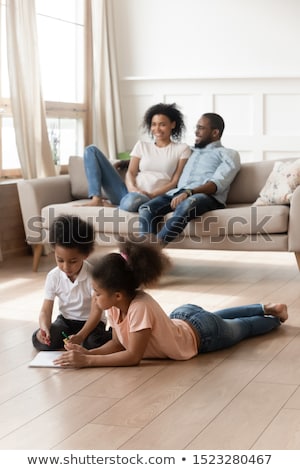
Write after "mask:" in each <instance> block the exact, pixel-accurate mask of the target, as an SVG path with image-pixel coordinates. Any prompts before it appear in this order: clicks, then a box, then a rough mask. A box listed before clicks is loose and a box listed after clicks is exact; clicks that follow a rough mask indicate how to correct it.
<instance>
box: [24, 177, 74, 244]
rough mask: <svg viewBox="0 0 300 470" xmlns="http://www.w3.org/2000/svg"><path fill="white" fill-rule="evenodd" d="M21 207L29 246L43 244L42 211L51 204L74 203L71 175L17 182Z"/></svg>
mask: <svg viewBox="0 0 300 470" xmlns="http://www.w3.org/2000/svg"><path fill="white" fill-rule="evenodd" d="M17 188H18V193H19V200H20V207H21V212H22V218H23V223H24V230H25V234H26V241H27V243H29V244H35V243H41V242H42V219H41V210H42V208H43V207H45V206H48V205H49V204H60V203H64V202H70V201H72V195H71V184H70V177H69V175H62V176H49V177H48V178H35V179H29V180H21V181H18V182H17Z"/></svg>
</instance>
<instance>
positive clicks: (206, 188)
mask: <svg viewBox="0 0 300 470" xmlns="http://www.w3.org/2000/svg"><path fill="white" fill-rule="evenodd" d="M216 191H217V185H216V184H215V183H213V182H212V181H208V182H207V183H204V184H201V186H197V188H193V189H186V190H183V192H182V193H180V194H178V195H177V196H174V197H173V199H172V201H171V208H172V209H173V210H174V209H176V207H177V206H178V204H180V203H181V202H182V201H184V200H185V199H187V198H188V197H190V196H192V195H193V194H200V193H202V194H207V195H208V196H209V195H210V194H215V192H216Z"/></svg>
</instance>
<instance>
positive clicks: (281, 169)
mask: <svg viewBox="0 0 300 470" xmlns="http://www.w3.org/2000/svg"><path fill="white" fill-rule="evenodd" d="M299 184H300V159H298V160H292V161H291V160H288V161H283V162H281V161H278V162H275V163H274V167H273V170H272V172H271V174H270V175H269V177H268V179H267V181H266V183H265V185H264V187H263V188H262V190H261V191H260V193H259V197H258V199H257V200H256V201H255V203H254V204H253V205H254V206H267V205H270V204H290V202H291V199H292V195H293V192H294V191H295V189H296V187H297V186H298V185H299Z"/></svg>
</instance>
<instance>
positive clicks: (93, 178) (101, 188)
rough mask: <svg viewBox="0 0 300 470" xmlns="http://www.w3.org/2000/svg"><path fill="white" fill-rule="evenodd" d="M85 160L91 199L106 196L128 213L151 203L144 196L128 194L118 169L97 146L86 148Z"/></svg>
mask: <svg viewBox="0 0 300 470" xmlns="http://www.w3.org/2000/svg"><path fill="white" fill-rule="evenodd" d="M83 158H84V168H85V173H86V176H87V180H88V196H89V197H92V196H99V197H101V196H103V195H105V196H106V197H108V199H109V200H110V202H111V203H112V204H113V205H115V206H120V208H121V209H123V210H125V211H128V212H137V211H138V208H139V206H140V205H141V204H142V203H144V202H146V201H149V198H148V197H147V196H145V195H144V194H140V193H133V192H132V193H129V192H128V189H127V187H126V185H125V183H124V181H123V180H122V178H121V177H120V175H119V174H118V172H117V171H116V169H115V168H114V167H113V166H112V164H111V163H110V162H109V160H108V159H107V158H106V156H105V155H104V154H103V153H102V152H101V151H100V150H99V149H98V148H97V147H96V146H95V145H89V146H88V147H86V149H85V151H84V156H83Z"/></svg>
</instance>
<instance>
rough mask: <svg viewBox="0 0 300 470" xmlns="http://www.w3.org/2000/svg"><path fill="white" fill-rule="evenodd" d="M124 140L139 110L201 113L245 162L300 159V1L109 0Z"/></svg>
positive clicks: (131, 134) (189, 118)
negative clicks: (217, 120)
mask: <svg viewBox="0 0 300 470" xmlns="http://www.w3.org/2000/svg"><path fill="white" fill-rule="evenodd" d="M113 2H114V5H113V6H114V16H115V33H116V42H117V54H118V69H119V77H120V84H121V94H122V109H123V119H124V127H125V138H126V143H127V147H128V148H131V147H132V145H133V144H134V142H135V140H136V138H137V136H138V125H139V124H140V121H141V119H142V115H143V113H144V111H145V110H146V108H147V107H148V106H150V105H152V104H154V103H156V102H158V101H165V102H171V101H176V103H178V105H180V106H181V108H182V110H183V112H184V114H185V115H186V123H187V127H188V132H187V136H186V140H187V141H188V142H189V143H192V142H193V129H194V126H195V123H196V120H197V119H198V117H199V116H200V115H201V113H203V112H207V111H215V112H218V113H220V114H221V115H222V116H223V117H224V119H225V122H226V130H225V133H224V138H223V143H224V144H225V145H229V146H232V147H234V148H237V149H238V150H239V151H240V152H241V154H242V158H243V160H261V159H268V158H272V159H273V158H281V157H282V158H288V157H290V156H299V157H300V60H299V59H300V52H299V50H300V48H299V45H300V27H299V26H300V0H214V1H213V2H210V1H208V0H113Z"/></svg>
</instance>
